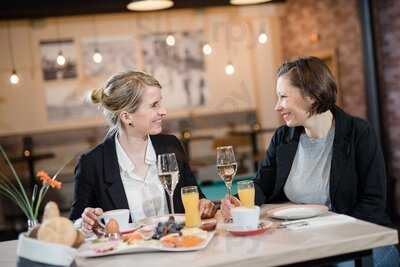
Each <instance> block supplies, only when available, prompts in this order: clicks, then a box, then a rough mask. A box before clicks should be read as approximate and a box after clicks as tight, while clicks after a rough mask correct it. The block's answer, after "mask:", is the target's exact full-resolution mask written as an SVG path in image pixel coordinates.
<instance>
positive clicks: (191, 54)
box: [141, 31, 208, 110]
mask: <svg viewBox="0 0 400 267" xmlns="http://www.w3.org/2000/svg"><path fill="white" fill-rule="evenodd" d="M167 38H169V40H168V41H169V42H167ZM203 43H204V37H203V31H191V32H189V31H185V32H175V33H157V34H149V35H143V36H142V38H141V46H142V55H143V64H144V69H145V71H146V72H149V73H150V74H152V75H153V76H154V77H156V78H157V79H158V80H159V81H160V83H161V85H162V87H163V90H162V93H163V99H164V100H163V102H164V103H165V106H166V107H167V108H168V109H170V110H179V109H184V108H186V109H187V108H192V107H200V106H205V105H207V96H208V83H207V79H206V73H205V62H204V55H203V52H202V46H203Z"/></svg>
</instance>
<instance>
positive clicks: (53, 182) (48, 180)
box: [36, 171, 62, 189]
mask: <svg viewBox="0 0 400 267" xmlns="http://www.w3.org/2000/svg"><path fill="white" fill-rule="evenodd" d="M36 176H37V177H39V179H40V181H42V182H43V185H45V184H48V185H49V186H51V187H52V188H57V189H60V188H61V186H62V183H61V182H59V181H56V180H53V179H52V178H51V177H50V176H49V175H48V174H47V173H46V172H45V171H39V172H38V173H37V174H36Z"/></svg>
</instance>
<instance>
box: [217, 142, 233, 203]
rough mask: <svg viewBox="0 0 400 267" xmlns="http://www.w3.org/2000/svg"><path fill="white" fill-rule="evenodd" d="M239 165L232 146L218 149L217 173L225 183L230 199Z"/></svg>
mask: <svg viewBox="0 0 400 267" xmlns="http://www.w3.org/2000/svg"><path fill="white" fill-rule="evenodd" d="M236 169H237V163H236V159H235V153H234V152H233V147H232V146H221V147H217V172H218V175H219V177H221V179H222V180H223V181H224V182H225V186H226V189H227V191H228V199H229V198H230V197H231V189H232V181H233V177H234V176H235V174H236Z"/></svg>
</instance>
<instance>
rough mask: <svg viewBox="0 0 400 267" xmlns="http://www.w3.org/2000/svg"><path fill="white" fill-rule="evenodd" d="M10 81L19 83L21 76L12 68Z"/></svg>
mask: <svg viewBox="0 0 400 267" xmlns="http://www.w3.org/2000/svg"><path fill="white" fill-rule="evenodd" d="M10 83H11V84H17V83H19V77H18V75H17V71H16V70H12V73H11V76H10Z"/></svg>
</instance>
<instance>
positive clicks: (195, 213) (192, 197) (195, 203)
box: [181, 186, 201, 227]
mask: <svg viewBox="0 0 400 267" xmlns="http://www.w3.org/2000/svg"><path fill="white" fill-rule="evenodd" d="M181 196H182V202H183V206H184V207H185V226H186V227H198V226H200V224H201V220H200V209H199V191H198V190H197V186H186V187H182V189H181Z"/></svg>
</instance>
